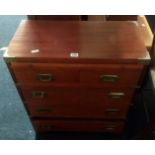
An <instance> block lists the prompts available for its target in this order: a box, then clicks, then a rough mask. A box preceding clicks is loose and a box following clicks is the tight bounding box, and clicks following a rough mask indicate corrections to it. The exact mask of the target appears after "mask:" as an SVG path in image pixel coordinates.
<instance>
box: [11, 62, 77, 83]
mask: <svg viewBox="0 0 155 155" xmlns="http://www.w3.org/2000/svg"><path fill="white" fill-rule="evenodd" d="M11 68H12V69H13V72H14V75H15V78H16V80H17V82H18V83H21V84H25V83H38V84H41V83H44V84H45V83H76V82H77V81H78V75H77V73H78V72H77V70H76V68H72V65H64V64H60V65H59V64H58V65H57V64H46V63H12V64H11ZM23 71H24V74H23Z"/></svg>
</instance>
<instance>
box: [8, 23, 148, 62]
mask: <svg viewBox="0 0 155 155" xmlns="http://www.w3.org/2000/svg"><path fill="white" fill-rule="evenodd" d="M34 49H39V52H37V53H33V54H32V50H34ZM71 52H78V53H79V57H78V58H71V57H70V53H71ZM146 55H147V53H146V48H145V45H144V43H143V39H142V38H141V37H140V32H139V29H138V28H137V27H136V25H135V24H133V23H128V22H84V21H83V22H51V21H46V22H45V21H23V22H22V23H21V24H20V26H19V28H18V30H17V32H16V34H15V36H14V38H13V39H12V41H11V43H10V45H9V49H8V52H7V54H6V56H5V57H6V58H7V57H15V58H16V61H18V60H24V61H34V62H36V61H42V62H46V61H47V60H48V61H50V62H52V61H59V62H79V63H81V62H85V63H87V61H88V62H102V63H109V62H111V63H116V62H117V63H118V62H119V63H123V62H124V63H126V62H128V63H129V62H130V63H133V62H134V63H136V62H138V61H139V59H140V58H144V57H146Z"/></svg>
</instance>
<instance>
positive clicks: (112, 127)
mask: <svg viewBox="0 0 155 155" xmlns="http://www.w3.org/2000/svg"><path fill="white" fill-rule="evenodd" d="M115 128H116V126H109V127H106V128H105V129H106V130H108V131H112V130H114V129H115Z"/></svg>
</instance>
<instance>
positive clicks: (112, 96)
mask: <svg viewBox="0 0 155 155" xmlns="http://www.w3.org/2000/svg"><path fill="white" fill-rule="evenodd" d="M19 88H20V89H21V92H22V95H23V98H24V100H25V101H26V102H38V103H39V102H45V103H50V104H51V105H54V104H65V105H70V104H74V105H75V104H79V103H81V102H83V104H87V105H89V106H90V105H94V104H98V105H102V104H103V103H104V104H106V105H107V106H108V105H120V106H121V105H122V104H124V103H128V104H129V103H130V102H131V100H132V96H133V93H134V90H133V89H130V88H127V87H107V88H106V87H105V88H101V87H96V88H94V87H83V86H79V85H76V86H75V85H74V86H73V85H72V86H68V87H67V86H64V87H62V86H50V85H48V86H45V85H22V86H20V87H19Z"/></svg>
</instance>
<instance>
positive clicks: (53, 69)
mask: <svg viewBox="0 0 155 155" xmlns="http://www.w3.org/2000/svg"><path fill="white" fill-rule="evenodd" d="M10 67H11V68H12V69H13V72H14V74H15V77H16V80H17V81H18V84H26V83H33V84H41V83H44V84H67V83H68V84H91V85H94V84H96V85H97V84H98V85H100V86H106V85H107V86H110V85H113V86H119V85H122V84H123V85H129V86H130V87H135V85H136V84H137V83H138V80H139V76H140V75H141V70H143V67H144V66H143V65H142V64H136V65H132V64H131V65H124V64H121V65H120V64H115V65H114V64H104V65H91V64H89V65H86V64H64V63H61V64H52V63H51V64H50V63H18V62H14V63H12V64H11V66H10ZM23 70H24V74H23V73H22V71H23ZM39 75H51V76H52V77H53V79H49V80H48V79H47V80H45V81H44V80H41V79H39V78H38V76H39ZM106 75H109V76H110V75H111V76H117V77H118V79H116V80H114V81H106V80H105V81H104V80H102V78H101V77H102V76H106ZM130 75H132V76H130Z"/></svg>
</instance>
